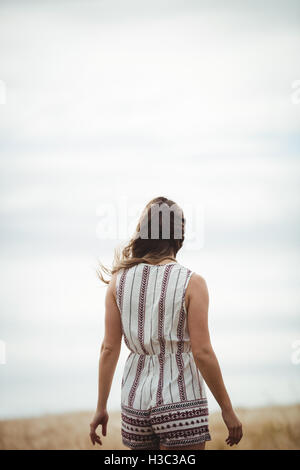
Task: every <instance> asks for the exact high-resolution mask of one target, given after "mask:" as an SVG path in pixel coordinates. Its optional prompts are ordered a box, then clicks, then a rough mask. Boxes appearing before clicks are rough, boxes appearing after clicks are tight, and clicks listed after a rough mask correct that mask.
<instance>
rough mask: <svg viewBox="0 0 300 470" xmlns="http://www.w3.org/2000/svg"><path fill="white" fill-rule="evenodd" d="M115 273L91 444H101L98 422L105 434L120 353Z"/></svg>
mask: <svg viewBox="0 0 300 470" xmlns="http://www.w3.org/2000/svg"><path fill="white" fill-rule="evenodd" d="M115 281H116V278H115V275H114V276H113V277H112V279H111V281H110V283H109V285H108V287H107V291H106V296H105V334H104V339H103V342H102V345H101V350H100V357H99V370H98V401H97V408H96V413H95V416H94V418H93V420H92V422H91V424H90V428H91V432H90V438H91V441H92V443H93V444H95V442H97V443H98V444H100V445H101V444H102V442H101V439H100V436H98V435H97V434H96V429H97V427H98V426H99V424H101V425H102V435H103V436H106V426H107V421H108V414H107V410H106V405H107V400H108V397H109V393H110V389H111V384H112V381H113V377H114V373H115V369H116V365H117V362H118V359H119V355H120V349H121V342H122V326H121V318H120V312H119V309H118V306H117V302H116V297H115V285H116V283H115Z"/></svg>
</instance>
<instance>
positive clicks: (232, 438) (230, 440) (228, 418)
mask: <svg viewBox="0 0 300 470" xmlns="http://www.w3.org/2000/svg"><path fill="white" fill-rule="evenodd" d="M222 418H223V420H224V423H225V424H226V426H227V429H228V431H229V435H228V437H227V439H226V441H225V442H227V444H228V445H229V446H230V447H231V446H233V444H238V443H239V442H240V440H241V439H242V436H243V432H242V423H241V422H240V420H239V419H238V417H237V416H236V414H235V412H234V411H233V409H232V408H230V409H229V410H222Z"/></svg>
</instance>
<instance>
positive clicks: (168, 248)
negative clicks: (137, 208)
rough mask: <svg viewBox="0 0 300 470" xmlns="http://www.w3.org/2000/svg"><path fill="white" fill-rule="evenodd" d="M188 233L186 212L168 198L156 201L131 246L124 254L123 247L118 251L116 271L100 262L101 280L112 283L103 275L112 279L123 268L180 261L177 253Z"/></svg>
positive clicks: (141, 219)
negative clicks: (166, 215)
mask: <svg viewBox="0 0 300 470" xmlns="http://www.w3.org/2000/svg"><path fill="white" fill-rule="evenodd" d="M153 208H156V209H157V211H156V214H155V216H157V215H158V219H157V217H156V218H155V216H154V215H153ZM164 210H166V211H167V212H168V214H169V215H168V217H165V218H164ZM156 222H157V223H156ZM167 224H168V226H167ZM165 229H166V230H165ZM145 231H146V232H147V233H146V237H145V236H144V235H145ZM166 232H167V233H166ZM184 232H185V218H184V215H183V211H182V209H181V208H180V207H179V206H178V205H177V204H176V203H175V202H174V201H172V200H171V199H167V198H166V197H156V198H154V199H152V200H151V201H150V202H148V204H147V205H146V207H145V209H144V210H143V212H142V215H141V217H140V219H139V222H138V225H137V227H136V231H135V234H134V236H133V237H132V238H131V239H130V241H129V243H128V244H127V245H126V246H125V247H124V248H123V249H122V250H121V251H120V248H116V249H115V253H114V261H113V267H112V269H109V268H107V267H106V266H104V265H103V264H102V263H101V262H99V267H98V269H97V274H98V276H99V278H100V279H101V281H102V282H104V283H105V284H109V280H106V279H105V278H104V277H103V273H105V274H106V275H108V276H109V277H111V276H112V275H113V274H114V273H116V272H118V271H119V270H120V269H122V268H131V267H132V266H135V265H136V264H139V263H149V264H157V262H159V261H162V260H163V259H173V260H174V261H176V259H175V257H176V255H177V252H178V251H179V250H180V248H181V247H182V245H183V241H184ZM153 234H154V235H153Z"/></svg>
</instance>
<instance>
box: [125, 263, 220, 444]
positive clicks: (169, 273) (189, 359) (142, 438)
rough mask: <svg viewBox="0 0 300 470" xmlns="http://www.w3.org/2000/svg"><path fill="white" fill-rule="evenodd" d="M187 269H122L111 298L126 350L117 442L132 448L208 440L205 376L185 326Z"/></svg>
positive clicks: (170, 266) (175, 266) (169, 266)
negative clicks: (115, 305) (118, 316)
mask: <svg viewBox="0 0 300 470" xmlns="http://www.w3.org/2000/svg"><path fill="white" fill-rule="evenodd" d="M192 274H193V273H192V271H191V270H189V269H188V268H186V267H185V266H183V265H181V264H179V263H176V262H174V263H168V264H161V265H151V264H146V263H140V264H138V265H136V266H133V267H131V268H126V269H121V270H120V271H118V273H117V279H116V299H117V305H118V308H119V311H120V316H121V323H122V331H123V337H124V341H125V344H126V346H127V347H128V349H129V350H130V353H129V355H128V357H127V360H126V363H125V367H124V372H123V377H122V387H121V410H122V413H121V416H122V423H121V424H122V427H121V434H122V441H123V444H125V445H126V446H127V447H130V448H131V449H151V448H158V447H157V446H158V444H159V443H160V444H162V445H164V446H169V447H171V446H187V445H191V444H197V443H201V442H204V441H208V440H211V436H210V433H209V429H208V414H209V413H208V404H207V397H206V390H205V384H204V380H203V378H202V376H201V374H200V372H199V370H198V369H197V367H196V364H195V361H194V358H193V354H192V351H191V343H190V338H189V332H188V326H187V311H186V307H185V291H186V288H187V285H188V282H189V280H190V278H191V276H192Z"/></svg>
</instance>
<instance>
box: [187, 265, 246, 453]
mask: <svg viewBox="0 0 300 470" xmlns="http://www.w3.org/2000/svg"><path fill="white" fill-rule="evenodd" d="M185 300H186V307H187V312H188V316H187V318H188V329H189V334H190V340H191V346H192V353H193V356H194V359H195V363H196V365H197V367H198V369H199V370H200V372H201V375H202V377H203V379H204V380H205V382H206V384H207V385H208V387H209V389H210V391H211V392H212V394H213V395H214V397H215V399H216V400H217V402H218V404H219V405H220V408H221V410H222V416H223V419H224V421H225V424H226V426H227V427H228V430H229V436H228V438H227V440H226V442H227V443H228V444H229V445H233V444H237V443H238V442H239V441H240V439H241V437H242V425H241V423H240V421H239V420H238V418H237V417H236V415H235V413H234V411H233V408H232V404H231V401H230V398H229V395H228V393H227V390H226V387H225V384H224V381H223V377H222V373H221V369H220V366H219V362H218V359H217V357H216V355H215V352H214V350H213V347H212V345H211V341H210V335H209V328H208V307H209V294H208V289H207V285H206V282H205V280H204V279H203V278H202V277H201V276H199V274H196V273H194V274H193V275H192V277H191V279H190V282H189V284H188V287H187V290H186V299H185Z"/></svg>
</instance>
